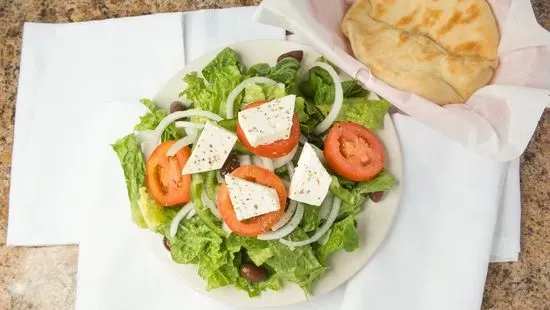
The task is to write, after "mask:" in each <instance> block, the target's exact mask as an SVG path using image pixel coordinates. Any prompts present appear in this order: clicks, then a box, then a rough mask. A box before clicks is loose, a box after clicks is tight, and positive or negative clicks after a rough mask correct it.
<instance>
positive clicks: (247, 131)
mask: <svg viewBox="0 0 550 310" xmlns="http://www.w3.org/2000/svg"><path fill="white" fill-rule="evenodd" d="M295 101H296V96H295V95H289V96H285V97H282V98H279V99H275V100H272V101H270V102H267V103H264V104H262V105H261V106H259V107H255V108H250V109H246V110H242V111H240V112H239V115H238V118H239V126H241V129H242V130H243V133H244V135H245V136H246V139H247V140H248V142H249V143H250V145H252V146H253V147H257V146H260V145H266V144H270V143H273V142H275V141H278V140H284V139H288V138H289V137H290V130H291V128H292V117H293V116H294V104H295Z"/></svg>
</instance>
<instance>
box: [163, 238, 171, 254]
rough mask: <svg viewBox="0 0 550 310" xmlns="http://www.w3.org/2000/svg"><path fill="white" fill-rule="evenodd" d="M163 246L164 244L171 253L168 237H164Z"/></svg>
mask: <svg viewBox="0 0 550 310" xmlns="http://www.w3.org/2000/svg"><path fill="white" fill-rule="evenodd" d="M162 244H164V247H165V248H166V249H167V250H168V251H170V240H168V239H167V238H166V237H164V239H162Z"/></svg>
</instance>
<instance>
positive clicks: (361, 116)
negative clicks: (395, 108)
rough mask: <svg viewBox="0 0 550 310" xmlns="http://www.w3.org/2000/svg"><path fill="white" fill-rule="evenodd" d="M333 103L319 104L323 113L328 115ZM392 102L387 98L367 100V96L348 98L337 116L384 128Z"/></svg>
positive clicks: (344, 119) (370, 127) (345, 119)
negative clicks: (385, 117) (385, 116)
mask: <svg viewBox="0 0 550 310" xmlns="http://www.w3.org/2000/svg"><path fill="white" fill-rule="evenodd" d="M331 107H332V105H327V104H324V105H319V106H318V108H319V109H320V110H321V112H322V113H323V115H325V116H326V115H328V113H329V112H330V109H331ZM389 108H390V104H389V103H388V102H387V101H386V100H383V99H382V100H367V98H365V97H357V98H346V99H344V102H343V103H342V109H341V110H340V113H339V114H338V117H337V118H336V121H339V122H346V121H348V122H354V123H358V124H361V125H363V126H365V127H367V128H369V129H372V130H379V129H382V128H384V115H386V112H388V109H389Z"/></svg>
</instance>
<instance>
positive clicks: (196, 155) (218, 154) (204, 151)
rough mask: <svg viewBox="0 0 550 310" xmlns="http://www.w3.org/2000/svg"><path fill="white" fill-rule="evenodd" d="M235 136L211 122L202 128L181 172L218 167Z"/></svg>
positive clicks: (221, 163)
mask: <svg viewBox="0 0 550 310" xmlns="http://www.w3.org/2000/svg"><path fill="white" fill-rule="evenodd" d="M235 142H237V136H236V135H235V134H234V133H232V132H230V131H228V130H226V129H225V128H223V127H220V126H218V125H216V124H214V123H212V122H208V123H206V124H205V125H204V129H203V130H202V133H201V135H200V137H199V140H198V141H197V144H196V145H195V147H194V149H193V152H192V153H191V156H190V157H189V160H187V163H186V164H185V166H184V167H183V170H182V172H181V174H192V173H199V172H204V171H210V170H216V169H220V168H221V167H222V166H223V163H224V162H225V160H226V159H227V157H228V156H229V153H230V152H231V150H232V149H233V146H234V145H235Z"/></svg>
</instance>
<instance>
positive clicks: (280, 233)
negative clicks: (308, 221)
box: [258, 203, 304, 242]
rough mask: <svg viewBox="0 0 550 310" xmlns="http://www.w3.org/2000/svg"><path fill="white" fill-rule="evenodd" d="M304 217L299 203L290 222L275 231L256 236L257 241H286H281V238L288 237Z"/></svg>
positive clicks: (302, 206) (302, 208)
mask: <svg viewBox="0 0 550 310" xmlns="http://www.w3.org/2000/svg"><path fill="white" fill-rule="evenodd" d="M303 216H304V205H302V204H301V203H298V206H297V208H296V213H294V216H293V217H292V219H290V222H288V224H286V225H285V226H283V227H282V228H281V229H279V230H277V231H270V232H266V233H264V234H261V235H259V236H258V239H260V240H275V239H279V240H280V241H281V242H283V241H286V240H284V239H281V238H283V237H286V236H288V235H289V234H290V233H291V232H293V231H294V230H295V229H296V227H298V225H300V221H301V220H302V217H303Z"/></svg>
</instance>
